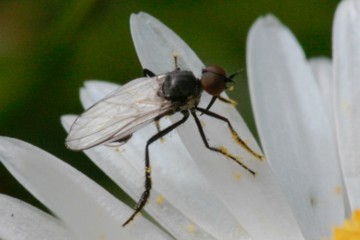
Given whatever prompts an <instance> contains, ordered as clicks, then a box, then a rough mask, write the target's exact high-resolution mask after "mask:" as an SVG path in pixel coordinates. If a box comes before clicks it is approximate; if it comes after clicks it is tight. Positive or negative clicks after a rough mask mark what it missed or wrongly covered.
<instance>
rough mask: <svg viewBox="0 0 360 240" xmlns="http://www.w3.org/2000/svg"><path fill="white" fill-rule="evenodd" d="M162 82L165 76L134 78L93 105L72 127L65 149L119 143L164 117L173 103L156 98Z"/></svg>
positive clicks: (82, 148) (79, 148)
mask: <svg viewBox="0 0 360 240" xmlns="http://www.w3.org/2000/svg"><path fill="white" fill-rule="evenodd" d="M164 79H165V75H159V76H155V77H152V78H137V79H135V80H133V81H131V82H129V83H127V84H125V85H124V86H122V87H120V88H119V89H117V90H115V91H114V92H112V93H110V94H109V95H107V96H106V97H105V98H103V99H102V100H100V101H99V102H97V103H95V104H94V105H93V106H92V107H90V108H89V109H87V110H86V111H85V112H84V113H83V114H81V115H80V116H79V117H78V118H77V119H76V121H75V122H74V124H73V125H72V127H71V129H70V132H69V135H68V137H67V139H66V145H67V147H68V148H70V149H73V150H84V149H87V148H90V147H93V146H96V145H99V144H104V143H109V142H114V141H117V140H121V139H123V138H126V137H128V136H129V135H130V134H132V133H133V132H135V131H136V130H138V129H139V128H141V127H143V126H144V125H146V124H148V123H149V122H151V121H153V120H154V118H156V117H157V116H159V115H162V114H166V113H167V112H168V111H169V110H171V109H173V108H174V104H172V103H171V102H170V101H168V100H166V99H164V98H162V97H159V96H158V91H159V89H160V87H161V85H162V83H163V81H164Z"/></svg>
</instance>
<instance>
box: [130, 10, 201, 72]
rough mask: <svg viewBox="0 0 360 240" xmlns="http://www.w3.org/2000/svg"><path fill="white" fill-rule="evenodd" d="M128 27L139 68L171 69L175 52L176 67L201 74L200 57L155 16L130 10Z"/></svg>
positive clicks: (157, 70) (164, 70)
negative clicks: (140, 66) (131, 12)
mask: <svg viewBox="0 0 360 240" xmlns="http://www.w3.org/2000/svg"><path fill="white" fill-rule="evenodd" d="M130 29H131V35H132V38H133V41H134V45H135V49H136V52H137V55H138V57H139V59H140V63H141V65H142V67H143V68H147V69H149V70H151V71H152V72H154V73H155V74H160V73H167V72H170V71H173V70H175V68H176V66H175V61H174V56H177V57H178V59H177V61H178V66H177V67H180V68H181V69H185V70H191V71H192V72H193V73H194V74H195V76H196V77H200V76H201V70H202V68H203V66H204V65H203V63H202V62H201V60H200V59H199V58H198V57H197V56H196V54H195V53H194V52H193V51H192V50H191V48H189V46H188V45H187V44H186V43H185V42H184V41H183V40H182V39H181V38H180V37H178V36H177V35H176V34H175V33H174V32H173V31H171V30H170V29H169V28H167V27H166V26H165V25H164V24H163V23H161V22H160V21H159V20H157V19H156V18H154V17H152V16H150V15H149V14H147V13H144V12H140V13H138V14H132V15H131V17H130ZM169 39H171V40H172V41H169ZM159 59H162V61H159Z"/></svg>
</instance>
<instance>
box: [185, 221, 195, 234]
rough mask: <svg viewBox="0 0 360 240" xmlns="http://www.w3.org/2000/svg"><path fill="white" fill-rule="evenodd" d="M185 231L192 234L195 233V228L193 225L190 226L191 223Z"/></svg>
mask: <svg viewBox="0 0 360 240" xmlns="http://www.w3.org/2000/svg"><path fill="white" fill-rule="evenodd" d="M186 229H187V231H188V232H191V233H193V232H195V231H196V226H195V225H194V224H192V223H189V225H188V226H187V228H186Z"/></svg>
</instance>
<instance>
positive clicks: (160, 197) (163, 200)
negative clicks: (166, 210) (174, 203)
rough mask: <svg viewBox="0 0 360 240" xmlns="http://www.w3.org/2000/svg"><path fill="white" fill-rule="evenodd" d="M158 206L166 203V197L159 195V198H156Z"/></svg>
mask: <svg viewBox="0 0 360 240" xmlns="http://www.w3.org/2000/svg"><path fill="white" fill-rule="evenodd" d="M155 202H156V203H157V204H159V205H160V204H163V203H164V202H165V197H164V195H162V194H159V195H158V196H157V198H156V201H155Z"/></svg>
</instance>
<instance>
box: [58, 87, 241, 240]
mask: <svg viewBox="0 0 360 240" xmlns="http://www.w3.org/2000/svg"><path fill="white" fill-rule="evenodd" d="M91 85H94V86H90V83H89V84H87V85H86V87H85V88H83V91H82V99H87V100H89V99H93V100H96V99H95V96H93V94H96V93H95V92H93V89H105V88H103V87H101V83H91ZM95 85H96V86H95ZM108 91H112V90H111V89H106V90H104V94H106V92H108ZM87 100H86V101H87ZM73 121H74V117H71V116H65V117H63V118H62V122H63V125H64V126H65V128H66V129H68V128H69V127H70V123H72V122H73ZM169 124H170V122H169V120H167V119H163V121H161V127H162V128H164V127H165V126H166V125H169ZM155 133H156V129H155V127H154V125H151V126H148V127H146V128H144V129H142V130H140V131H138V132H137V133H135V134H134V136H133V137H132V138H131V139H130V140H129V142H128V143H127V144H125V145H123V146H121V147H119V148H109V147H104V146H99V147H96V148H93V149H89V150H87V151H85V153H86V154H87V155H88V156H89V157H90V158H91V159H92V160H93V161H94V162H95V163H96V164H97V165H98V166H99V167H100V168H101V169H103V170H104V171H105V172H106V173H107V174H108V175H109V176H110V177H111V178H112V179H113V180H114V181H115V182H117V183H118V184H119V185H120V186H121V187H122V188H123V189H124V190H126V192H127V193H128V194H129V195H130V196H132V197H133V199H134V200H135V201H138V199H139V194H140V193H141V189H143V184H144V183H143V181H144V180H143V176H144V151H145V144H146V141H147V140H148V139H149V138H150V137H151V136H152V135H154V134H155ZM150 155H151V167H152V179H153V189H152V191H151V200H150V201H149V203H148V204H147V205H146V210H147V211H148V212H149V213H150V214H151V216H152V217H154V218H155V219H156V220H157V221H158V222H159V223H160V224H161V225H162V226H164V227H165V228H166V230H167V231H169V232H170V233H171V234H172V235H173V236H175V237H176V238H178V239H210V238H212V237H214V238H216V239H224V238H226V239H242V237H243V238H244V239H248V236H246V233H244V231H243V230H242V228H241V226H239V223H238V222H237V221H236V219H235V218H234V216H233V215H232V214H231V212H229V210H228V209H227V208H226V207H225V206H224V205H223V203H222V202H220V201H219V199H217V198H216V196H215V195H214V194H213V193H212V189H211V187H210V186H208V184H207V182H206V180H205V179H204V178H203V177H202V176H201V175H200V174H199V172H198V169H197V167H196V165H195V164H194V162H193V161H192V160H191V157H190V155H189V154H188V152H187V150H186V149H185V147H184V145H183V144H182V142H181V141H180V139H179V137H178V136H177V134H175V133H173V134H170V135H168V136H167V137H166V138H165V141H164V143H160V142H155V143H154V144H152V145H151V148H150ZM189 176H191V178H189ZM185 186H187V187H185ZM159 199H160V200H161V199H163V200H165V201H162V200H161V201H160V200H159ZM209 206H211V208H209ZM214 219H216V221H215V220H214ZM214 222H216V224H214ZM244 236H245V237H244Z"/></svg>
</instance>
